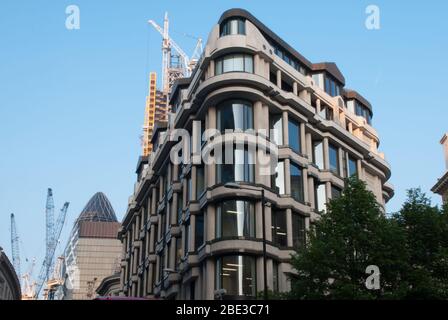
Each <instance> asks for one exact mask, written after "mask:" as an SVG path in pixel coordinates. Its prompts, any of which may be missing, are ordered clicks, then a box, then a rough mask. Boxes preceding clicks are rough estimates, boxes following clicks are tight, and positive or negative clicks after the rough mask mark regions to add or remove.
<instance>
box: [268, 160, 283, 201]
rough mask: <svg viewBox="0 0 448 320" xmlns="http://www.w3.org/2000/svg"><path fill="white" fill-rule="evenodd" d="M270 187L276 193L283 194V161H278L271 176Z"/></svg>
mask: <svg viewBox="0 0 448 320" xmlns="http://www.w3.org/2000/svg"><path fill="white" fill-rule="evenodd" d="M271 187H272V189H274V190H275V192H277V193H278V194H285V162H284V161H279V162H278V163H277V166H276V167H275V173H274V174H273V175H272V176H271Z"/></svg>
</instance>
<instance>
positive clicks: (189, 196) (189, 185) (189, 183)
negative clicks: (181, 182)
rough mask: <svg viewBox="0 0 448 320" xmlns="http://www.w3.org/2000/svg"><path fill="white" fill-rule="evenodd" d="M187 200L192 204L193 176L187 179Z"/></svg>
mask: <svg viewBox="0 0 448 320" xmlns="http://www.w3.org/2000/svg"><path fill="white" fill-rule="evenodd" d="M187 200H188V201H189V202H190V201H191V200H193V182H192V180H191V175H188V177H187Z"/></svg>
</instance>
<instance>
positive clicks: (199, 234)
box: [194, 214, 204, 250]
mask: <svg viewBox="0 0 448 320" xmlns="http://www.w3.org/2000/svg"><path fill="white" fill-rule="evenodd" d="M195 232H196V233H195V241H194V242H195V247H196V248H195V249H196V250H197V249H198V248H199V247H200V246H201V245H202V244H203V243H204V214H199V215H196V226H195Z"/></svg>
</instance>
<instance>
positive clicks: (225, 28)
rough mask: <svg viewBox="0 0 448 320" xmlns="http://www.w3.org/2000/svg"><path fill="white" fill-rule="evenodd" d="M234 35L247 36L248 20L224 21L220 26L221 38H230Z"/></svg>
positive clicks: (234, 19)
mask: <svg viewBox="0 0 448 320" xmlns="http://www.w3.org/2000/svg"><path fill="white" fill-rule="evenodd" d="M234 34H242V35H245V34H246V20H245V19H243V18H231V19H228V20H224V21H223V22H222V23H221V25H220V32H219V36H220V37H223V36H228V35H234Z"/></svg>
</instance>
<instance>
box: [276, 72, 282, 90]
mask: <svg viewBox="0 0 448 320" xmlns="http://www.w3.org/2000/svg"><path fill="white" fill-rule="evenodd" d="M277 87H279V88H280V89H281V88H282V72H281V71H280V70H277Z"/></svg>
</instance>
